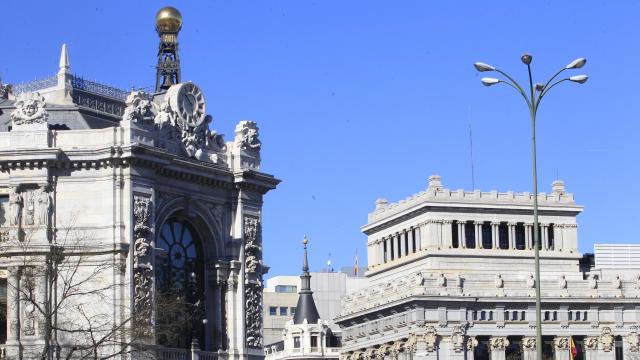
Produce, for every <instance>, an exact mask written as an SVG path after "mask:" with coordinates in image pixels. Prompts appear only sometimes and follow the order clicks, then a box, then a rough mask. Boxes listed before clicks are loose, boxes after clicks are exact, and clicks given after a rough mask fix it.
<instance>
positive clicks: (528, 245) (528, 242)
mask: <svg viewBox="0 0 640 360" xmlns="http://www.w3.org/2000/svg"><path fill="white" fill-rule="evenodd" d="M533 242H534V238H533V224H530V223H529V224H524V248H525V249H527V250H530V249H533Z"/></svg>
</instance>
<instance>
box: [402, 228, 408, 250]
mask: <svg viewBox="0 0 640 360" xmlns="http://www.w3.org/2000/svg"><path fill="white" fill-rule="evenodd" d="M403 234H404V254H405V255H409V233H407V232H406V231H405V232H403Z"/></svg>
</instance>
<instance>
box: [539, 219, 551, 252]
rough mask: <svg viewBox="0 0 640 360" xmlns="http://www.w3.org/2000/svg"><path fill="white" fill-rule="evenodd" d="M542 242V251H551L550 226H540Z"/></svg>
mask: <svg viewBox="0 0 640 360" xmlns="http://www.w3.org/2000/svg"><path fill="white" fill-rule="evenodd" d="M540 240H541V243H542V249H544V250H549V225H548V224H541V225H540Z"/></svg>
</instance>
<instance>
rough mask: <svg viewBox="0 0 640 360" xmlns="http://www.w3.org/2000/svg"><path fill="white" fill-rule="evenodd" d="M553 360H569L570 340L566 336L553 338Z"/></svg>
mask: <svg viewBox="0 0 640 360" xmlns="http://www.w3.org/2000/svg"><path fill="white" fill-rule="evenodd" d="M553 347H554V351H555V354H556V356H555V360H571V354H570V353H571V340H570V339H569V337H568V336H557V337H555V338H553Z"/></svg>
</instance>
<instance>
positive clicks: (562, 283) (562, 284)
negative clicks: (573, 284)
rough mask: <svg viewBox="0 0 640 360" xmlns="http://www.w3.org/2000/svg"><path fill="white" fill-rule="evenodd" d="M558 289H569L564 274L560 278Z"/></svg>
mask: <svg viewBox="0 0 640 360" xmlns="http://www.w3.org/2000/svg"><path fill="white" fill-rule="evenodd" d="M558 287H559V288H560V289H566V288H567V278H566V277H565V276H564V274H562V275H560V278H559V279H558Z"/></svg>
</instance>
